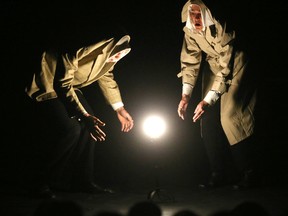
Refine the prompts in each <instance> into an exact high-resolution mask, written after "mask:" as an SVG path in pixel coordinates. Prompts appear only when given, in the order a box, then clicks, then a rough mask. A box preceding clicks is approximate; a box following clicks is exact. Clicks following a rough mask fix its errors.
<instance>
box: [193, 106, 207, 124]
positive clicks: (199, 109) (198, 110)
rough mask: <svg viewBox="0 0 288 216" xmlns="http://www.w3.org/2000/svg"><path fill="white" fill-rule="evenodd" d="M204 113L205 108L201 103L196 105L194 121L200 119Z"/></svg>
mask: <svg viewBox="0 0 288 216" xmlns="http://www.w3.org/2000/svg"><path fill="white" fill-rule="evenodd" d="M203 113H204V109H203V107H202V106H201V104H200V105H198V106H197V107H196V109H195V111H194V116H193V122H196V121H197V120H198V119H200V118H201V116H202V114H203Z"/></svg>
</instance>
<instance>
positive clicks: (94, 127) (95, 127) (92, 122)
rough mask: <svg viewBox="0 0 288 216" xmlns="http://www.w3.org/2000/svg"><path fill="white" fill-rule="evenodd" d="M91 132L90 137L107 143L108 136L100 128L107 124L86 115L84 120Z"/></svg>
mask: <svg viewBox="0 0 288 216" xmlns="http://www.w3.org/2000/svg"><path fill="white" fill-rule="evenodd" d="M83 120H84V122H85V124H86V126H87V128H88V130H89V132H90V136H91V137H92V138H93V139H94V140H95V141H96V142H97V141H105V137H106V134H105V133H104V132H103V131H102V130H101V128H100V127H103V126H105V123H104V122H102V121H101V120H100V119H99V118H97V117H95V116H93V115H90V114H86V115H84V118H83Z"/></svg>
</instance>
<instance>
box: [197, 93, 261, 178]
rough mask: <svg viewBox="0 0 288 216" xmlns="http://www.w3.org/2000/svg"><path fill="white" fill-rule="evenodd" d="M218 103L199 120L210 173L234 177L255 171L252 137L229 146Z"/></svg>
mask: <svg viewBox="0 0 288 216" xmlns="http://www.w3.org/2000/svg"><path fill="white" fill-rule="evenodd" d="M220 102H221V98H220V99H219V100H218V101H217V102H216V104H214V105H213V106H211V107H209V108H208V109H207V110H206V111H205V114H204V115H203V117H202V119H201V126H202V127H201V129H202V138H203V142H204V145H205V148H206V152H207V156H208V159H209V164H210V168H211V172H216V173H223V174H224V175H228V176H231V175H232V176H233V175H234V176H235V177H236V176H237V175H241V174H242V173H243V172H246V171H249V170H254V169H255V166H256V163H255V160H254V159H255V158H253V157H255V156H256V155H255V154H254V153H255V149H254V140H253V138H254V137H249V138H247V139H245V140H243V141H241V142H239V143H237V144H235V145H232V146H231V145H230V144H229V142H228V140H227V138H226V135H225V133H224V131H223V128H222V126H221V121H220Z"/></svg>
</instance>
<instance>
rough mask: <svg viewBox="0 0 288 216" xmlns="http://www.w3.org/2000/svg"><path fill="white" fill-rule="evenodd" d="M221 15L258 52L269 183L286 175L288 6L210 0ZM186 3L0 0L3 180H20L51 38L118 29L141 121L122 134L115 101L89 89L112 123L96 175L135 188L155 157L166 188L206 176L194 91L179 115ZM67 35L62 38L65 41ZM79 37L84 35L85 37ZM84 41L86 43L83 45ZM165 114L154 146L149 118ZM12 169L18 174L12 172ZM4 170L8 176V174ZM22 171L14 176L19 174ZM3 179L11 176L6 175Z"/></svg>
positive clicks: (127, 92)
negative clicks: (35, 86) (30, 113)
mask: <svg viewBox="0 0 288 216" xmlns="http://www.w3.org/2000/svg"><path fill="white" fill-rule="evenodd" d="M206 2H207V6H208V7H209V8H210V9H211V11H212V14H214V15H215V16H216V17H219V20H222V19H223V20H225V19H226V20H228V26H229V28H230V27H231V28H234V29H236V30H237V31H238V34H239V37H240V36H241V38H242V43H243V46H244V47H245V48H246V49H247V50H248V51H249V52H250V53H251V56H252V57H253V58H254V62H255V66H256V71H255V72H256V73H257V74H258V81H259V84H260V85H259V104H258V111H257V119H258V125H257V135H258V142H259V143H258V144H259V145H258V146H259V149H258V150H259V152H260V153H261V154H260V155H261V156H260V158H259V159H260V161H261V167H262V168H263V170H264V173H265V175H266V179H267V182H270V181H274V180H275V179H276V180H277V181H279V180H280V181H286V180H287V178H288V175H287V162H286V154H287V140H286V136H285V135H286V128H287V126H286V122H287V105H286V97H285V96H286V91H287V90H286V85H285V84H286V80H285V78H286V77H287V75H286V74H287V68H286V64H285V63H286V62H285V60H286V59H287V54H286V53H285V51H286V44H285V43H286V42H285V41H286V35H285V33H284V29H285V28H286V27H285V26H287V24H286V21H285V17H286V14H285V13H286V8H287V6H286V5H287V3H286V2H285V1H282V2H280V3H278V4H277V5H273V6H272V5H271V4H268V2H266V1H260V0H255V1H253V2H251V1H246V0H244V1H240V0H235V1H229V0H207V1H206ZM184 3H186V1H184V0H175V1H157V0H154V1H128V0H123V1H113V0H112V1H105V2H104V1H103V2H101V1H97V2H96V1H94V2H89V1H81V2H74V3H73V2H68V1H58V2H53V1H51V2H49V3H48V2H38V3H35V2H29V1H2V2H1V32H2V33H1V37H2V39H1V43H2V58H1V62H2V66H1V68H2V73H1V74H2V75H1V99H2V103H1V115H2V129H1V130H2V136H1V146H2V147H1V149H2V152H3V156H2V157H1V159H2V161H1V165H4V166H3V167H4V168H3V170H4V172H3V173H4V176H6V177H7V179H9V178H11V177H12V176H14V174H15V173H13V172H17V169H15V167H17V166H18V165H19V164H20V163H21V161H19V158H21V151H22V149H25V145H26V143H25V141H23V140H25V139H24V138H23V136H25V130H27V128H23V125H25V124H24V123H23V122H21V119H22V116H25V111H26V110H25V106H24V105H23V104H22V102H23V101H22V98H23V94H24V88H25V85H26V83H27V81H29V80H30V78H31V75H32V74H33V72H34V71H35V70H36V69H37V64H35V63H39V60H38V59H39V53H41V51H42V49H43V48H45V47H46V46H47V45H49V44H51V43H61V44H62V43H66V44H68V45H69V44H70V45H71V46H74V45H75V44H76V43H79V42H80V41H82V42H83V38H85V40H86V41H89V40H90V39H91V37H92V38H94V36H95V38H97V37H99V36H102V35H105V34H107V35H108V34H110V31H112V32H113V31H114V30H115V31H116V30H117V31H119V30H120V31H121V32H125V33H127V34H129V35H130V36H131V47H132V51H131V52H130V53H129V54H128V55H127V56H126V57H125V58H124V59H122V60H121V61H120V62H119V63H117V65H116V66H115V78H116V80H117V81H118V84H119V86H120V89H121V92H122V97H123V100H124V104H125V107H126V109H127V110H128V111H129V112H130V114H131V115H132V116H133V118H134V122H135V127H134V128H133V130H132V131H131V132H129V133H123V132H121V130H120V129H121V128H120V123H119V121H118V119H117V116H116V114H115V112H114V111H113V110H112V108H111V107H110V106H108V105H107V104H106V103H105V101H104V99H103V97H102V95H101V93H100V92H99V89H98V86H97V84H95V85H92V86H89V87H87V88H85V89H84V90H83V91H84V93H85V94H86V95H87V98H89V100H90V101H91V105H92V106H93V108H94V110H95V113H96V115H97V116H98V117H99V118H100V119H102V120H103V121H104V122H106V126H105V128H104V129H105V132H106V134H107V140H106V141H105V142H103V143H95V145H97V151H96V155H97V159H96V162H95V164H96V168H97V169H96V173H97V176H98V178H99V181H103V182H108V183H110V184H120V185H124V186H125V187H131V188H137V187H139V186H141V187H142V186H146V185H147V186H148V187H150V186H151V184H152V183H151V181H153V179H152V178H151V171H152V169H153V163H154V162H155V161H157V163H158V162H159V163H161V164H162V165H163V169H162V172H163V173H162V176H163V177H164V178H165V179H166V180H164V181H165V183H166V184H167V185H169V184H171V185H180V186H181V185H185V184H194V183H196V182H197V181H199V180H202V179H203V178H204V177H205V176H206V175H207V173H208V172H209V170H208V164H207V158H206V154H205V149H204V147H203V144H202V142H201V138H200V130H199V123H193V122H192V120H191V117H192V114H193V110H194V107H195V105H196V104H197V103H198V101H199V100H200V96H199V89H198V88H196V89H195V92H194V93H193V99H192V100H191V102H190V105H189V112H188V116H187V118H186V120H185V121H182V120H181V119H180V118H179V117H178V115H177V106H178V103H179V100H180V97H181V86H182V85H181V80H180V79H178V78H177V76H176V75H177V73H178V72H179V71H180V59H179V58H180V50H181V45H182V37H183V32H182V28H183V24H182V23H181V16H180V15H181V10H182V6H183V5H184ZM63 35H64V37H63ZM79 39H81V40H79ZM86 41H85V42H86ZM150 114H160V115H161V116H163V117H164V118H165V121H166V123H167V131H166V133H165V135H164V136H163V137H161V139H159V140H156V141H154V142H153V143H151V140H149V138H148V137H146V136H145V135H144V133H143V131H142V123H143V120H144V119H145V117H146V116H148V115H150ZM11 173H13V175H11ZM5 174H6V175H5ZM16 176H17V174H16ZM4 179H5V178H4Z"/></svg>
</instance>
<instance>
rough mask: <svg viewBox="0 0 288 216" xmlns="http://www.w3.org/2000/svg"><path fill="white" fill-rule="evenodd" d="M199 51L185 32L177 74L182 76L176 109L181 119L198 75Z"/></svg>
mask: <svg viewBox="0 0 288 216" xmlns="http://www.w3.org/2000/svg"><path fill="white" fill-rule="evenodd" d="M201 52H202V51H201V50H200V48H199V47H198V45H197V44H196V42H195V41H194V40H193V39H191V38H190V37H189V36H188V35H186V34H185V36H184V40H183V45H182V50H181V55H180V61H181V72H180V73H179V74H178V75H177V76H178V78H180V77H181V78H182V97H181V100H180V102H179V105H178V110H177V111H178V116H179V117H180V118H181V119H183V120H184V118H185V115H186V110H187V107H188V104H189V100H190V98H191V95H192V92H193V87H194V86H195V84H196V81H197V78H198V75H199V68H200V63H201V59H202V55H201Z"/></svg>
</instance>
